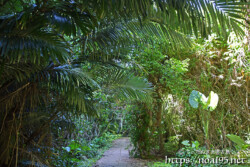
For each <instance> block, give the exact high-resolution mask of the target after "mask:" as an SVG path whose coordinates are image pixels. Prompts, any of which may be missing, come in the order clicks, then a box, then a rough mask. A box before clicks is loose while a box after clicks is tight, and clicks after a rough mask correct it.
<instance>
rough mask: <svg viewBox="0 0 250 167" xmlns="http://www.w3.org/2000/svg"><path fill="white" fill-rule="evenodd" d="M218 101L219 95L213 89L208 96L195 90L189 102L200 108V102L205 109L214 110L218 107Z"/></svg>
mask: <svg viewBox="0 0 250 167" xmlns="http://www.w3.org/2000/svg"><path fill="white" fill-rule="evenodd" d="M218 101H219V97H218V95H217V94H216V93H214V92H213V91H211V92H210V93H209V97H208V98H207V97H206V96H205V95H203V94H202V93H200V92H198V91H196V90H193V91H192V92H191V94H190V95H189V104H190V105H191V106H192V107H193V108H198V105H199V103H201V105H202V107H203V109H209V110H210V111H213V110H214V109H215V108H216V107H217V104H218Z"/></svg>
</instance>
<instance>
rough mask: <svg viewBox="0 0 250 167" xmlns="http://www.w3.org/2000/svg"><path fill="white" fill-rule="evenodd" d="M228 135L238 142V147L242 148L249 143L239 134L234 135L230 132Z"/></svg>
mask: <svg viewBox="0 0 250 167" xmlns="http://www.w3.org/2000/svg"><path fill="white" fill-rule="evenodd" d="M227 137H228V138H229V139H230V140H231V141H232V142H234V143H235V144H237V146H238V147H240V148H242V147H244V146H245V145H247V143H246V142H245V141H244V140H243V139H241V138H240V137H239V136H237V135H232V134H228V135H227Z"/></svg>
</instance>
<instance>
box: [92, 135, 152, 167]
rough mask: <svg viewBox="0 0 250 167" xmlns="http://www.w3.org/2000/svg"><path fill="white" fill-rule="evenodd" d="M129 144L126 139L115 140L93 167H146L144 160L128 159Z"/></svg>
mask: <svg viewBox="0 0 250 167" xmlns="http://www.w3.org/2000/svg"><path fill="white" fill-rule="evenodd" d="M129 144H130V140H129V138H127V137H123V138H120V139H117V140H115V141H114V142H113V145H112V147H111V148H110V149H109V150H107V151H106V152H105V153H104V154H103V157H102V158H101V159H100V160H98V161H97V163H96V165H94V167H147V161H146V160H142V159H136V158H130V157H129V151H128V147H129Z"/></svg>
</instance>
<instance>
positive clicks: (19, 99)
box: [0, 0, 247, 166]
mask: <svg viewBox="0 0 250 167" xmlns="http://www.w3.org/2000/svg"><path fill="white" fill-rule="evenodd" d="M246 4H247V3H244V2H239V1H229V0H227V1H226V0H225V1H223V0H218V1H208V0H200V1H195V0H178V1H174V0H167V1H158V0H124V1H123V0H121V1H112V0H107V1H102V2H99V1H96V0H75V1H70V2H68V1H63V0H54V1H47V0H37V1H35V3H33V2H32V1H28V0H21V1H19V2H18V3H16V1H15V0H10V1H1V2H0V7H1V9H4V10H2V12H1V15H2V16H1V17H0V56H1V57H0V64H1V70H0V80H1V82H0V95H1V96H0V106H1V112H0V115H1V117H0V120H1V121H0V122H1V127H0V128H1V129H0V133H1V137H0V150H1V153H0V164H1V165H2V166H4V165H16V166H17V160H18V156H20V155H21V156H23V154H26V156H27V155H28V157H29V156H30V157H31V156H33V158H36V159H37V161H39V159H38V158H37V157H36V156H35V154H33V155H31V154H30V152H29V151H27V149H28V147H27V146H24V145H23V144H25V145H30V144H33V146H34V145H36V142H35V141H36V140H35V139H36V138H37V136H39V135H40V132H41V130H42V129H44V128H46V127H47V126H48V124H49V123H50V122H51V121H52V120H53V119H55V118H56V116H57V114H58V112H60V111H61V110H63V109H59V108H58V107H57V106H56V107H54V108H53V110H52V111H54V112H52V113H51V112H49V114H48V115H49V117H50V118H49V119H48V121H47V123H48V124H47V123H44V124H42V125H39V126H36V127H37V128H36V129H31V130H25V129H24V128H23V127H25V121H24V118H26V119H28V118H30V119H32V118H33V117H32V116H31V115H30V114H31V113H35V114H39V113H38V111H37V110H38V109H39V107H41V106H43V105H48V104H53V102H54V103H58V104H60V105H62V106H64V107H66V106H67V105H69V106H72V107H73V108H74V109H75V111H82V112H83V113H88V114H91V113H93V112H94V107H93V106H91V105H89V104H90V102H87V103H86V101H87V100H88V99H89V98H88V97H90V99H91V92H93V90H94V89H96V88H98V87H99V86H100V82H99V83H98V81H95V80H93V78H92V77H91V76H90V75H88V73H87V72H86V71H83V70H82V68H81V64H82V63H84V62H91V63H99V64H101V65H105V66H109V67H111V68H104V71H109V72H111V73H110V74H109V75H103V79H106V80H107V79H110V78H113V79H112V80H110V82H109V84H112V85H113V90H115V89H116V88H120V89H119V90H122V91H121V92H122V94H123V96H122V97H135V98H138V99H139V98H141V97H142V96H143V94H144V93H145V91H146V90H147V89H148V84H145V82H144V81H142V80H140V79H138V78H135V77H133V76H131V74H129V73H127V72H124V71H122V70H118V69H117V68H115V67H116V66H118V65H117V60H124V59H125V57H124V55H126V54H127V53H129V51H130V50H131V49H133V47H135V46H136V43H137V42H146V41H147V40H146V39H144V38H143V36H144V35H145V34H147V35H156V36H157V37H159V38H162V39H164V40H166V41H168V42H169V43H171V44H172V46H173V47H178V46H180V45H179V44H182V45H181V46H182V47H188V46H190V40H189V38H188V37H186V36H185V35H183V34H187V35H193V34H195V35H196V36H197V37H200V36H203V37H206V36H207V35H208V34H210V33H212V32H216V33H218V34H224V35H225V36H226V35H227V33H226V32H227V31H231V30H233V31H235V32H236V33H237V34H238V35H239V36H242V35H244V32H243V30H242V28H241V27H240V26H239V24H242V21H244V12H242V11H244V10H245V9H246V7H245V6H244V5H246ZM242 9H243V10H242ZM118 53H119V54H118ZM113 68H115V70H112V69H113ZM103 74H107V72H106V73H105V72H104V73H103ZM103 79H102V80H101V82H104V80H103ZM111 81H112V82H111ZM134 83H140V84H137V87H136V86H133V84H134ZM62 100H65V103H64V104H61V103H60V101H62ZM78 113H79V112H78ZM40 115H43V114H40ZM34 124H35V123H34ZM20 152H22V153H23V154H20Z"/></svg>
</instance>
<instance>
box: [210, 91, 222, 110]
mask: <svg viewBox="0 0 250 167" xmlns="http://www.w3.org/2000/svg"><path fill="white" fill-rule="evenodd" d="M218 102H219V96H218V95H217V93H214V92H213V91H211V92H210V94H209V98H208V103H209V104H208V108H209V110H210V111H213V110H214V109H215V108H216V107H217V104H218Z"/></svg>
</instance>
